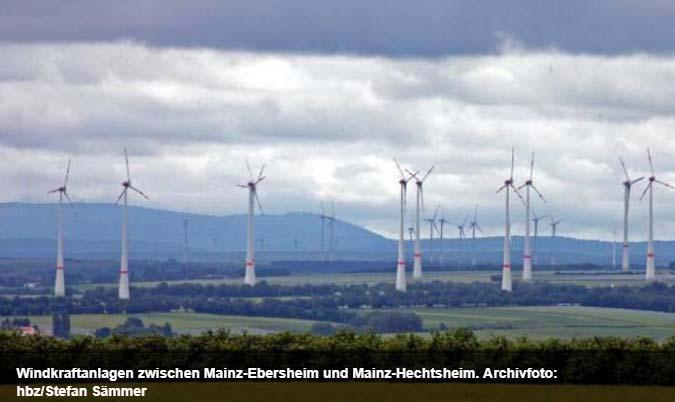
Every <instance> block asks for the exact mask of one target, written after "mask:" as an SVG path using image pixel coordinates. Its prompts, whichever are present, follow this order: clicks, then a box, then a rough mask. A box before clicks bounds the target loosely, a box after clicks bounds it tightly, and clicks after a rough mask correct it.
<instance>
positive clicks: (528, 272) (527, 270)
mask: <svg viewBox="0 0 675 402" xmlns="http://www.w3.org/2000/svg"><path fill="white" fill-rule="evenodd" d="M533 173H534V152H532V159H531V161H530V178H529V179H527V181H526V182H525V183H524V184H523V185H522V186H520V187H518V189H519V190H520V189H522V188H523V187H524V188H525V247H524V253H523V281H525V282H527V281H530V280H532V245H531V244H530V189H532V190H534V192H535V193H537V195H538V196H539V198H541V200H542V201H544V202H546V200H545V199H544V196H543V195H541V192H539V190H538V189H537V187H536V186H535V185H534V182H533V181H532V175H533Z"/></svg>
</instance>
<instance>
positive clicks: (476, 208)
mask: <svg viewBox="0 0 675 402" xmlns="http://www.w3.org/2000/svg"><path fill="white" fill-rule="evenodd" d="M477 220H478V204H476V206H475V207H474V209H473V221H474V222H476V221H477Z"/></svg>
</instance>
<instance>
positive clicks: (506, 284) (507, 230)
mask: <svg viewBox="0 0 675 402" xmlns="http://www.w3.org/2000/svg"><path fill="white" fill-rule="evenodd" d="M513 164H514V152H513V148H511V176H509V178H508V179H506V180H505V181H504V185H503V186H501V187H500V188H499V189H498V190H497V193H499V192H500V191H502V190H506V197H505V200H506V204H505V205H506V210H505V220H504V262H503V264H502V290H503V291H505V292H510V291H511V285H512V284H511V211H510V206H511V205H510V201H511V200H510V191H511V190H513V192H514V193H516V194H517V195H518V197H520V193H519V192H518V189H517V188H516V187H515V186H514V185H513ZM521 199H522V197H521Z"/></svg>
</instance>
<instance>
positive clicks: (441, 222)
mask: <svg viewBox="0 0 675 402" xmlns="http://www.w3.org/2000/svg"><path fill="white" fill-rule="evenodd" d="M438 223H439V224H440V227H441V228H440V230H439V235H440V239H441V256H440V257H439V260H440V263H441V265H443V257H444V254H445V251H443V226H445V224H446V223H448V220H447V219H445V213H444V212H443V208H441V217H440V219H438Z"/></svg>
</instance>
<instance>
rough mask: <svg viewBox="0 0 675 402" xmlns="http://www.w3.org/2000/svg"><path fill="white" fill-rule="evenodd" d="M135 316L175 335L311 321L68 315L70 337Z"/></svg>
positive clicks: (273, 328) (44, 319)
mask: <svg viewBox="0 0 675 402" xmlns="http://www.w3.org/2000/svg"><path fill="white" fill-rule="evenodd" d="M131 316H133V317H139V318H140V319H141V320H143V323H144V324H145V325H149V324H151V323H154V324H160V325H163V324H164V323H165V322H168V323H169V324H171V327H172V328H173V330H174V331H175V332H178V333H185V334H200V333H202V332H204V331H207V330H209V329H221V328H223V329H229V330H232V331H242V330H246V331H247V332H249V333H261V334H264V333H269V332H280V331H292V332H306V331H309V330H310V328H311V326H312V325H313V324H314V321H309V320H296V319H290V318H270V317H244V316H228V315H215V314H198V313H189V312H174V313H148V314H129V315H126V314H81V315H72V316H71V329H72V332H73V333H74V334H91V333H93V331H94V330H96V329H97V328H101V327H110V328H112V327H115V326H117V325H119V324H121V323H123V322H124V321H125V320H126V319H127V317H131ZM30 320H31V323H34V324H37V325H39V326H40V328H51V316H31V317H30Z"/></svg>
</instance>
